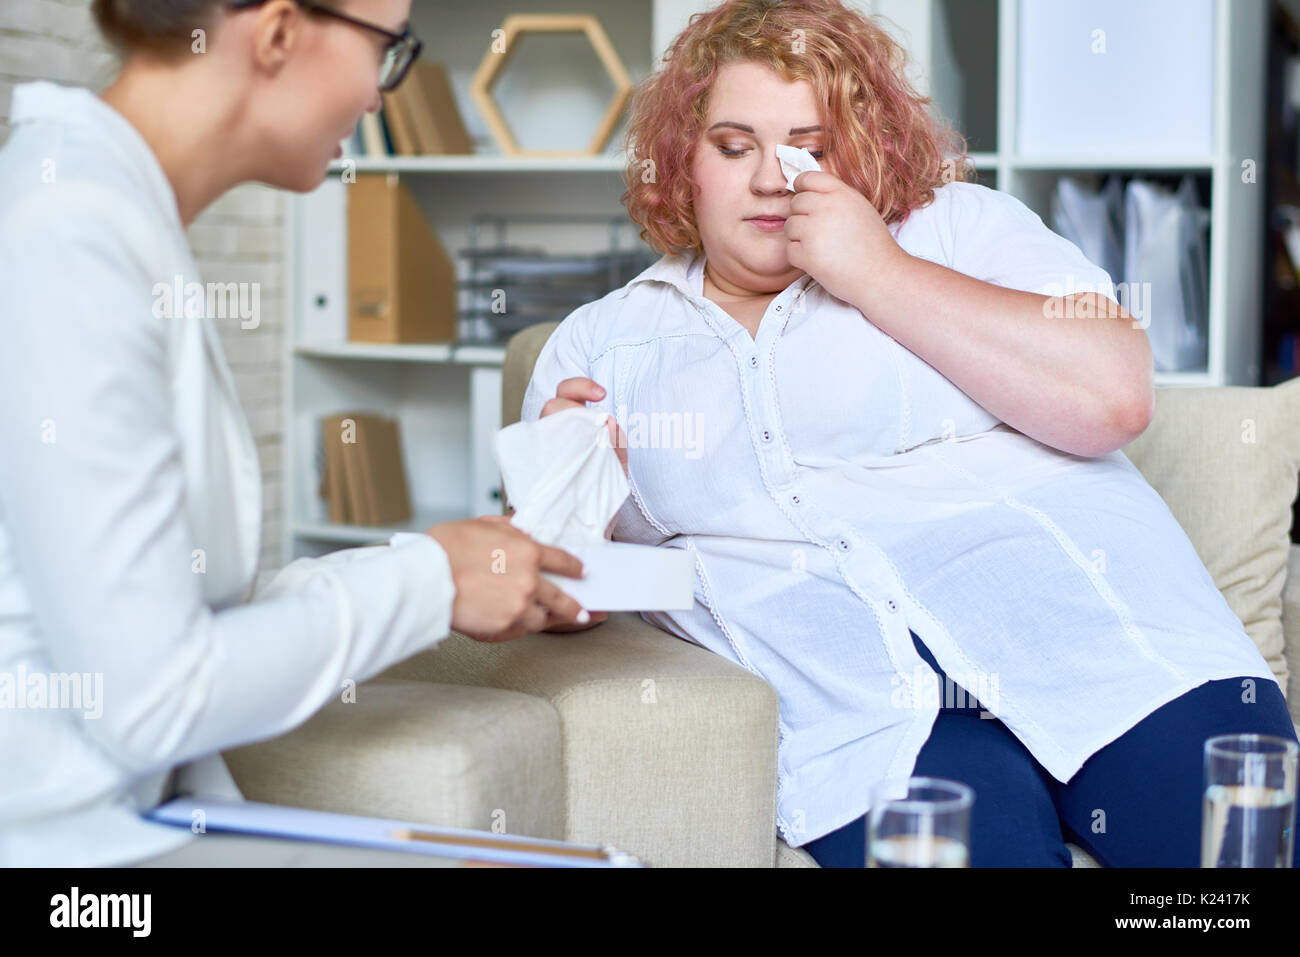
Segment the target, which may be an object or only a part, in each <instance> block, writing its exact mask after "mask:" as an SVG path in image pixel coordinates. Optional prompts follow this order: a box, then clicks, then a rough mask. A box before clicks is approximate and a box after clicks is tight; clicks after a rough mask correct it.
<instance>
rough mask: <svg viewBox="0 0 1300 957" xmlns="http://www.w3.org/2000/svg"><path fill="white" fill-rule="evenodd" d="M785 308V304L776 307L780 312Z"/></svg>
mask: <svg viewBox="0 0 1300 957" xmlns="http://www.w3.org/2000/svg"><path fill="white" fill-rule="evenodd" d="M784 308H785V306H777V307H776V311H777V312H780V311H781V310H782V309H784Z"/></svg>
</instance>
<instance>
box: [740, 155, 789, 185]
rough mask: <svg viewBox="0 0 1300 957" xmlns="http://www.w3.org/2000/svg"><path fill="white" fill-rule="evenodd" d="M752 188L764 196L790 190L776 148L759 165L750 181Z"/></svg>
mask: <svg viewBox="0 0 1300 957" xmlns="http://www.w3.org/2000/svg"><path fill="white" fill-rule="evenodd" d="M750 188H751V189H753V191H754V192H755V193H759V194H762V195H764V196H771V195H773V194H779V193H788V192H789V190H788V189H786V185H785V174H784V173H783V172H781V161H780V160H779V159H778V158H777V155H776V152H775V150H774V151H773V152H772V154H771V155H770V156H769V157H768V158H767V159H766V160H764V161H763V162H762V163H761V164H760V165H759V167H758V170H757V171H756V172H755V173H754V178H753V180H752V181H751V182H750Z"/></svg>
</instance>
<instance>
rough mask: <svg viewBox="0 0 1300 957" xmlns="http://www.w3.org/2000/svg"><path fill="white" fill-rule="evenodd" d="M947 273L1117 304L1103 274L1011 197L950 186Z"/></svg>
mask: <svg viewBox="0 0 1300 957" xmlns="http://www.w3.org/2000/svg"><path fill="white" fill-rule="evenodd" d="M943 190H944V191H945V192H947V191H951V196H950V197H949V199H948V202H949V204H950V205H949V212H950V218H949V221H948V223H949V225H948V237H947V239H948V247H949V257H950V262H949V264H948V265H949V268H951V269H955V270H956V271H957V272H959V273H963V274H964V275H967V276H971V277H973V278H975V279H979V280H982V281H984V282H991V283H993V284H995V285H998V286H1003V287H1005V288H1007V289H1021V290H1024V291H1025V292H1035V293H1039V294H1040V295H1044V296H1068V295H1071V294H1073V293H1076V292H1100V293H1102V294H1103V295H1105V296H1107V297H1108V298H1110V299H1115V288H1114V285H1113V284H1112V282H1111V277H1110V275H1109V274H1108V273H1107V272H1106V270H1104V269H1102V268H1101V267H1100V266H1098V265H1096V264H1095V263H1093V262H1092V261H1091V260H1089V259H1088V258H1087V257H1086V256H1085V255H1084V254H1083V252H1082V251H1081V250H1080V249H1079V247H1078V246H1076V245H1075V244H1074V243H1072V242H1070V241H1069V240H1068V239H1066V238H1065V237H1064V236H1061V235H1059V234H1057V233H1054V232H1052V230H1050V229H1049V228H1048V227H1047V225H1046V224H1045V223H1044V222H1043V220H1042V218H1041V217H1040V216H1039V215H1038V214H1037V213H1035V212H1034V211H1033V210H1032V209H1030V208H1029V207H1028V206H1026V205H1025V204H1024V203H1022V202H1021V201H1020V200H1019V199H1017V198H1016V197H1014V196H1012V195H1011V194H1010V193H1003V192H1000V191H998V190H995V189H989V188H988V187H987V186H982V185H980V184H979V183H962V182H954V183H949V184H948V185H947V186H945V187H943Z"/></svg>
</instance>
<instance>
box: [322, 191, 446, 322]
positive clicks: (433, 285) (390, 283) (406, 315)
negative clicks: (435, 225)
mask: <svg viewBox="0 0 1300 957" xmlns="http://www.w3.org/2000/svg"><path fill="white" fill-rule="evenodd" d="M347 191H348V339H350V340H351V341H353V342H388V343H396V342H451V341H453V340H455V338H456V319H457V311H456V267H455V264H454V263H453V262H452V260H451V257H450V256H448V255H447V251H446V249H444V248H443V245H442V243H441V242H439V240H438V237H437V236H436V235H435V234H434V232H433V230H432V229H431V228H430V227H429V223H428V221H427V220H426V219H425V217H424V212H423V211H422V210H421V209H420V206H419V204H418V203H416V201H415V198H414V197H413V196H412V195H411V193H410V191H409V190H408V189H407V188H406V185H405V184H404V183H403V182H402V181H401V179H400V177H399V176H398V175H397V174H396V173H359V174H357V181H356V182H355V183H351V184H349V185H348V186H347Z"/></svg>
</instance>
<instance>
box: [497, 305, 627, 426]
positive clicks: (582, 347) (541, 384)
mask: <svg viewBox="0 0 1300 957" xmlns="http://www.w3.org/2000/svg"><path fill="white" fill-rule="evenodd" d="M598 301H599V300H596V301H595V302H588V303H584V304H583V305H581V306H579V307H578V308H577V309H575V310H573V312H571V313H569V315H568V316H567V317H566V318H565V319H564V321H563V322H561V323H560V324H559V325H558V326H556V328H555V331H554V332H553V333H551V337H550V338H549V339H547V340H546V345H544V346H543V347H542V351H541V352H540V353H538V355H537V363H536V365H534V366H533V375H532V378H530V379H529V380H528V388H527V389H525V390H524V402H523V406H522V408H521V411H520V416H519V420H520V421H521V422H531V421H532V420H534V419H538V418H540V417H541V414H542V406H543V405H545V404H546V402H547V400H548V399H553V398H555V390H556V388H557V387H558V386H559V384H560V383H561V382H563V381H564V380H565V379H572V378H573V377H574V376H585V377H586V378H591V358H590V356H591V338H590V330H589V329H588V328H587V324H588V322H589V321H590V319H591V318H592V317H593V315H592V314H593V311H594V309H595V307H596V302H598ZM600 385H602V386H604V387H605V397H606V399H608V398H609V396H610V395H612V394H613V387H612V384H611V383H609V382H601V383H600Z"/></svg>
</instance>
